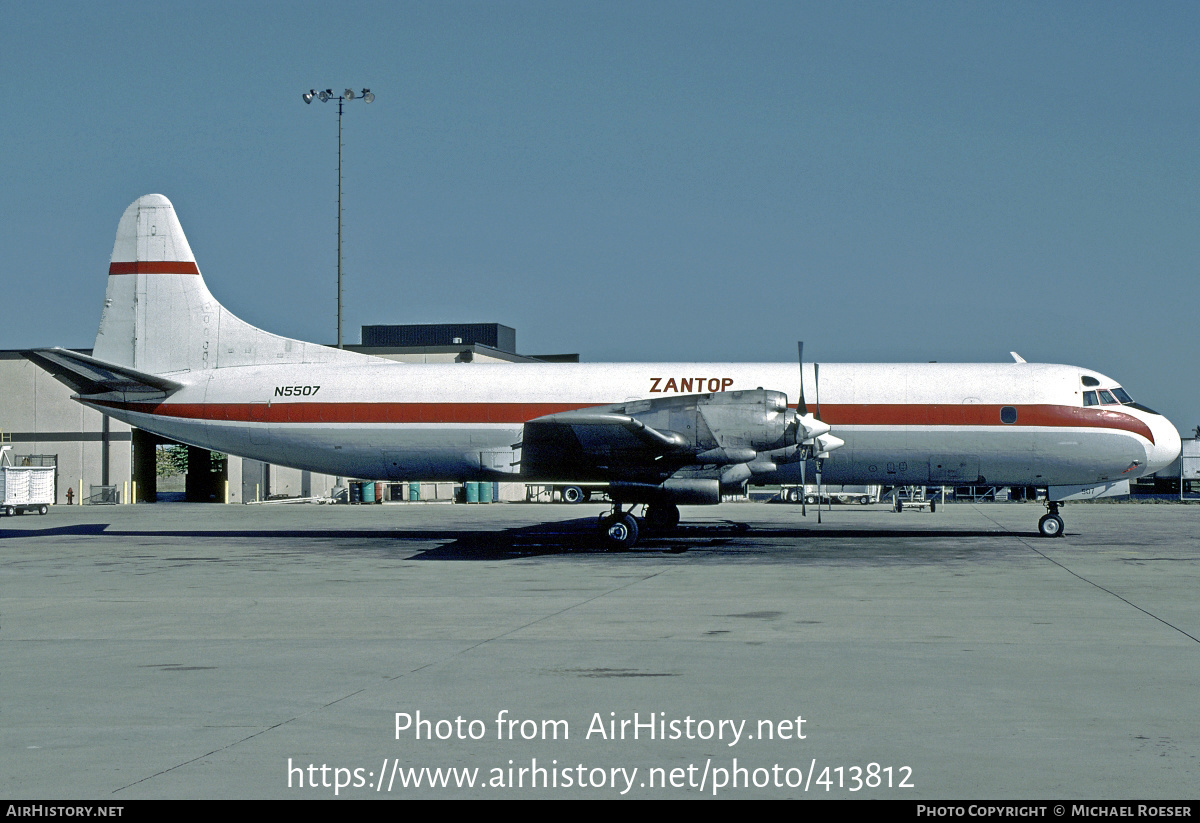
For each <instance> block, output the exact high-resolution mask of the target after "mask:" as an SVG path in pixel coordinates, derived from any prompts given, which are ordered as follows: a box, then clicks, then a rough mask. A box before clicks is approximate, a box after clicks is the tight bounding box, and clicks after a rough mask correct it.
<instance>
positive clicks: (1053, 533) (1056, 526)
mask: <svg viewBox="0 0 1200 823" xmlns="http://www.w3.org/2000/svg"><path fill="white" fill-rule="evenodd" d="M1064 528H1066V526H1065V525H1064V524H1063V519H1062V518H1061V517H1059V516H1058V515H1057V514H1047V515H1043V516H1042V519H1041V520H1039V521H1038V531H1040V532H1041V533H1042V537H1062V535H1063V529H1064Z"/></svg>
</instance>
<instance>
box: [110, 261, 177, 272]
mask: <svg viewBox="0 0 1200 823" xmlns="http://www.w3.org/2000/svg"><path fill="white" fill-rule="evenodd" d="M108 273H109V274H199V273H200V269H198V268H196V264H195V263H192V262H189V261H186V260H135V261H133V262H132V263H109V264H108Z"/></svg>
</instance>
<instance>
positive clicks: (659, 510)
mask: <svg viewBox="0 0 1200 823" xmlns="http://www.w3.org/2000/svg"><path fill="white" fill-rule="evenodd" d="M646 525H647V526H648V527H649V528H651V529H655V530H656V531H664V532H666V531H671V530H672V529H674V528H675V527H676V526H678V525H679V507H678V506H676V505H675V504H674V503H668V504H667V505H661V504H657V505H653V506H649V507H647V509H646Z"/></svg>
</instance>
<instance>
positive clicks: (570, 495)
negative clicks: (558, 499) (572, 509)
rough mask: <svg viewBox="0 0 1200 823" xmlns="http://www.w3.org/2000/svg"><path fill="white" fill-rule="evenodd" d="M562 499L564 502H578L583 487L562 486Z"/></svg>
mask: <svg viewBox="0 0 1200 823" xmlns="http://www.w3.org/2000/svg"><path fill="white" fill-rule="evenodd" d="M562 499H563V502H564V503H571V504H572V505H573V504H575V503H579V502H582V501H583V489H581V488H579V487H578V486H563V489H562Z"/></svg>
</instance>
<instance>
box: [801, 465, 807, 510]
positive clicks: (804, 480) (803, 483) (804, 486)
mask: <svg viewBox="0 0 1200 823" xmlns="http://www.w3.org/2000/svg"><path fill="white" fill-rule="evenodd" d="M807 466H808V455H807V454H806V455H804V459H803V460H801V461H800V516H801V517H808V478H807V477H805V472H804V470H805V468H806V467H807Z"/></svg>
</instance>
